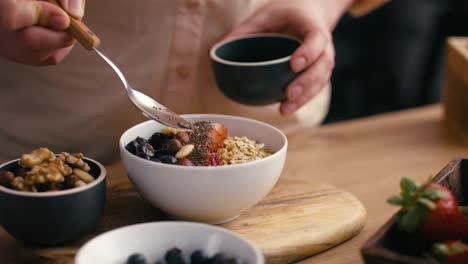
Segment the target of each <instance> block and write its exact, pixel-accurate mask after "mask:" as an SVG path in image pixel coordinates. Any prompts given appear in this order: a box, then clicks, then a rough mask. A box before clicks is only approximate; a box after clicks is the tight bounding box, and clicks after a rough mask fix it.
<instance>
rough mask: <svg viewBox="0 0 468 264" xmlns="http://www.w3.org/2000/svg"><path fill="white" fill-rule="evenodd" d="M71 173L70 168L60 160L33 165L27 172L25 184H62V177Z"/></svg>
mask: <svg viewBox="0 0 468 264" xmlns="http://www.w3.org/2000/svg"><path fill="white" fill-rule="evenodd" d="M71 173H72V168H70V166H68V165H67V164H65V162H64V161H63V160H61V159H55V160H53V161H50V162H44V163H42V164H39V165H35V166H33V167H32V168H31V170H30V171H28V172H27V174H26V177H25V183H26V184H29V185H32V184H43V183H46V182H63V181H64V177H65V176H67V175H70V174H71Z"/></svg>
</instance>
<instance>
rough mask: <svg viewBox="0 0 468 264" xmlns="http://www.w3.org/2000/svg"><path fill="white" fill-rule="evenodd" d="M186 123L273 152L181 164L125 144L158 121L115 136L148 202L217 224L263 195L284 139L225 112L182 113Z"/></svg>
mask: <svg viewBox="0 0 468 264" xmlns="http://www.w3.org/2000/svg"><path fill="white" fill-rule="evenodd" d="M184 118H186V119H187V120H189V121H191V122H195V121H211V122H218V123H221V124H223V125H224V126H226V127H227V128H228V130H229V135H231V136H246V137H248V138H250V139H253V140H256V141H257V142H261V143H265V146H266V148H268V149H270V150H272V151H274V152H275V153H274V154H273V155H271V156H269V157H266V158H264V159H261V160H256V161H252V162H247V163H243V164H236V165H225V166H215V167H208V166H207V167H186V166H177V165H168V164H162V163H156V162H153V161H149V160H145V159H142V158H139V157H137V156H135V155H133V154H131V153H130V152H129V151H127V150H126V149H125V145H126V144H127V143H129V142H130V141H132V140H134V139H135V138H136V137H137V136H140V137H143V138H149V137H150V136H151V135H152V134H153V133H155V132H157V131H161V129H162V128H163V127H164V126H163V125H161V124H159V123H157V122H155V121H147V122H144V123H141V124H138V125H136V126H134V127H132V128H130V129H128V130H127V131H126V132H125V133H124V134H123V135H122V136H121V138H120V154H121V158H122V161H123V163H124V165H125V167H126V169H127V172H128V176H129V178H130V180H131V181H132V182H133V183H134V185H135V187H136V188H137V190H138V191H139V192H140V194H141V195H142V196H143V197H144V198H145V199H146V200H148V201H149V202H150V203H151V204H152V205H153V206H155V207H157V208H160V209H161V210H163V211H164V212H166V213H167V214H169V215H170V216H171V217H172V218H175V219H183V220H190V221H199V222H206V223H211V224H219V223H223V222H227V221H230V220H232V219H235V218H236V217H237V216H239V214H240V213H241V212H242V211H244V210H246V209H247V208H249V207H252V206H253V205H255V204H256V203H258V202H259V201H260V200H261V199H263V198H264V197H265V196H266V195H267V194H268V193H269V192H270V191H271V189H272V188H273V186H274V185H275V184H276V182H277V180H278V178H279V177H280V175H281V171H282V169H283V166H284V162H285V159H286V150H287V146H288V141H287V138H286V136H285V135H284V134H283V133H282V132H281V131H280V130H278V129H276V128H275V127H273V126H271V125H268V124H266V123H262V122H259V121H255V120H252V119H247V118H242V117H234V116H225V115H210V114H199V115H184Z"/></svg>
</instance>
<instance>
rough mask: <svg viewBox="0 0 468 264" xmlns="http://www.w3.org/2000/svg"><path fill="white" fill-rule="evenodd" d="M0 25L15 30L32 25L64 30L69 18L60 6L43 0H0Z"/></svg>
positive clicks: (8, 29)
mask: <svg viewBox="0 0 468 264" xmlns="http://www.w3.org/2000/svg"><path fill="white" fill-rule="evenodd" d="M0 11H1V12H2V13H1V16H0V18H1V26H2V28H4V29H5V30H7V31H16V30H20V29H22V28H26V27H29V26H33V25H40V26H45V27H48V28H50V29H54V30H64V29H66V28H67V27H68V25H69V23H70V19H69V17H68V15H67V14H66V13H65V11H63V10H62V9H61V8H60V7H58V6H55V5H53V4H51V3H48V2H44V1H30V0H16V1H15V0H2V1H0Z"/></svg>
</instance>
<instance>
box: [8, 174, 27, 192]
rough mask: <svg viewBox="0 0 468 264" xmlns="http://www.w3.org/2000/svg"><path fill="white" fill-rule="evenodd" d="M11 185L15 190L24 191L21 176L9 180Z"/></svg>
mask: <svg viewBox="0 0 468 264" xmlns="http://www.w3.org/2000/svg"><path fill="white" fill-rule="evenodd" d="M11 186H12V187H13V188H14V189H16V190H19V191H26V188H25V185H24V178H23V177H15V178H14V179H13V181H12V182H11Z"/></svg>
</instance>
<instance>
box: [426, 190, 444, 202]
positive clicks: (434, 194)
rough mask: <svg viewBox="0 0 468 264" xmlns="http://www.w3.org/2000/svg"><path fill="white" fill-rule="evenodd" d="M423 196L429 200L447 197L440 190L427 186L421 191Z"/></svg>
mask: <svg viewBox="0 0 468 264" xmlns="http://www.w3.org/2000/svg"><path fill="white" fill-rule="evenodd" d="M423 196H424V197H425V198H428V199H430V200H437V199H445V198H447V193H445V192H444V191H441V190H435V189H431V188H427V189H425V190H424V191H423Z"/></svg>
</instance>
